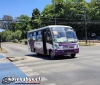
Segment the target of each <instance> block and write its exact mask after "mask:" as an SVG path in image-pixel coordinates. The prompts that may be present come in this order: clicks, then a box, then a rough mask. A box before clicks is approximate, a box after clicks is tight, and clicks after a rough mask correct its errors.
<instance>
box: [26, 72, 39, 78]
mask: <svg viewBox="0 0 100 85" xmlns="http://www.w3.org/2000/svg"><path fill="white" fill-rule="evenodd" d="M26 75H27V76H28V77H31V76H37V75H39V73H37V72H32V73H26Z"/></svg>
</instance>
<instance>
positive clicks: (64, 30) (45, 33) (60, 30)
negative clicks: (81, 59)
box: [27, 25, 79, 58]
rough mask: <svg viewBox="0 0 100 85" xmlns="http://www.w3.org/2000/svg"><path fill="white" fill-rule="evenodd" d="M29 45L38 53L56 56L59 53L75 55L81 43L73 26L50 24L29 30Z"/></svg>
mask: <svg viewBox="0 0 100 85" xmlns="http://www.w3.org/2000/svg"><path fill="white" fill-rule="evenodd" d="M27 38H28V47H29V49H30V51H31V52H35V53H36V54H44V55H50V57H51V58H56V56H59V55H70V56H71V57H75V56H76V54H77V53H79V44H78V39H77V36H76V33H75V31H74V29H73V28H72V27H71V26H63V25H50V26H46V27H43V28H38V29H35V30H32V31H28V33H27Z"/></svg>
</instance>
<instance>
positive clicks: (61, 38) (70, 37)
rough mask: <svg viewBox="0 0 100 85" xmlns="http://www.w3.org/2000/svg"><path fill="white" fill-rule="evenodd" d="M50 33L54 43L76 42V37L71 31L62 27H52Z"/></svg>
mask: <svg viewBox="0 0 100 85" xmlns="http://www.w3.org/2000/svg"><path fill="white" fill-rule="evenodd" d="M65 29H66V30H65ZM52 33H53V38H54V42H77V37H76V34H75V32H74V31H73V30H68V29H67V28H63V27H53V28H52Z"/></svg>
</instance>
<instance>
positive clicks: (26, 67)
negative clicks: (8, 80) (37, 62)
mask: <svg viewBox="0 0 100 85" xmlns="http://www.w3.org/2000/svg"><path fill="white" fill-rule="evenodd" d="M19 69H21V70H24V69H30V68H29V67H28V66H24V67H19Z"/></svg>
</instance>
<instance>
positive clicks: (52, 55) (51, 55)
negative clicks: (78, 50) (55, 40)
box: [49, 49, 56, 59]
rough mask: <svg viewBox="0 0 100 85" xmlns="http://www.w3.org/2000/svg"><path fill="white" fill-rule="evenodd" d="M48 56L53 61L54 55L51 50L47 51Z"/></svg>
mask: <svg viewBox="0 0 100 85" xmlns="http://www.w3.org/2000/svg"><path fill="white" fill-rule="evenodd" d="M49 56H50V57H51V58H52V59H55V58H56V57H55V55H54V53H53V51H52V50H51V49H49Z"/></svg>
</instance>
